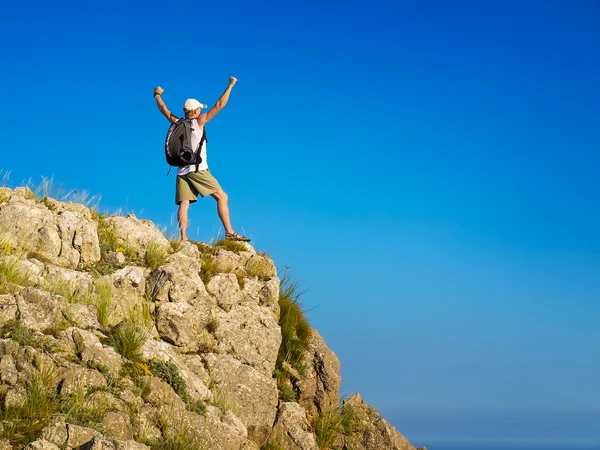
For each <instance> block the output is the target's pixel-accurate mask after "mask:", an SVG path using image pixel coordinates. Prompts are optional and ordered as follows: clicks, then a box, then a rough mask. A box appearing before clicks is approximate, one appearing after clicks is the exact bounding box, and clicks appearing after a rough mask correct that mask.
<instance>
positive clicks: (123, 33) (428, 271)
mask: <svg viewBox="0 0 600 450" xmlns="http://www.w3.org/2000/svg"><path fill="white" fill-rule="evenodd" d="M599 24H600V4H599V3H598V2H597V1H595V0H577V1H573V2H566V1H531V2H521V1H516V0H506V1H500V0H490V1H487V2H480V1H456V2H445V1H422V2H409V1H395V2H392V1H382V0H373V1H370V2H357V1H353V0H350V1H345V2H341V1H321V2H316V1H312V0H309V1H305V2H301V3H297V2H293V3H292V2H274V1H256V2H251V3H250V2H239V1H230V2H213V3H210V2H187V3H185V4H178V5H174V4H171V3H169V2H155V1H146V2H118V3H117V2H112V1H107V2H102V3H100V2H96V3H94V4H89V5H88V4H87V3H85V2H58V3H54V4H52V3H48V2H31V1H23V2H20V3H18V4H17V3H16V2H11V3H10V4H7V5H4V6H3V14H2V15H1V17H0V39H2V42H3V45H2V46H0V57H1V61H2V65H3V68H4V70H2V72H1V74H0V86H1V90H2V104H3V108H2V109H1V112H0V119H1V123H2V127H1V133H2V136H1V137H2V142H3V146H4V150H3V151H2V162H1V164H0V167H2V168H3V169H4V170H8V171H11V182H12V183H13V184H20V183H21V181H23V180H28V179H32V180H33V181H34V182H38V181H39V180H40V179H41V178H40V177H41V176H46V177H50V176H53V177H54V179H55V180H56V182H58V183H62V184H63V185H64V187H65V189H67V190H71V189H78V190H83V189H85V190H87V191H89V192H90V193H92V194H101V195H102V200H101V202H100V206H101V209H107V210H109V211H115V210H117V209H119V208H121V209H122V210H123V211H125V212H133V213H135V214H136V215H138V216H139V217H143V218H148V219H151V220H153V221H154V222H155V223H157V224H159V225H164V226H167V227H168V228H169V229H170V230H174V228H173V226H172V221H173V214H174V212H175V205H174V204H173V198H174V183H175V181H174V176H173V174H171V175H170V176H169V177H166V176H165V174H166V172H167V169H168V166H167V165H166V163H165V162H164V154H163V149H162V145H163V141H164V135H165V133H166V129H167V128H168V123H167V122H166V120H165V119H164V118H163V117H162V116H161V115H160V114H159V113H158V111H157V109H156V106H155V104H154V101H153V98H152V90H153V88H154V86H156V85H161V86H162V87H164V88H165V94H164V95H163V98H164V100H165V101H166V103H167V105H168V106H169V107H170V108H171V110H172V111H175V112H180V110H181V107H182V104H183V101H184V100H185V99H186V98H188V97H195V98H197V99H198V100H200V101H201V102H203V103H208V104H209V105H210V104H213V103H214V102H215V101H216V100H217V98H218V97H219V95H220V94H221V93H222V91H223V90H224V89H225V87H226V85H227V81H228V77H229V76H231V75H233V76H236V77H237V78H238V79H239V82H238V84H237V85H236V86H235V88H234V90H233V93H232V95H231V99H230V102H229V104H228V105H227V107H226V109H225V110H224V111H223V112H222V113H221V114H220V115H219V116H218V117H217V118H216V119H215V120H214V121H213V122H211V123H210V124H209V128H208V129H207V132H208V137H209V143H208V160H209V165H210V167H211V171H212V172H213V173H214V174H215V175H216V176H217V178H218V179H219V181H220V182H221V185H222V186H223V187H224V188H225V190H226V191H227V192H228V194H229V196H230V207H231V211H232V219H233V224H234V227H236V228H237V229H238V230H239V231H242V232H244V233H246V234H248V235H249V236H251V237H252V238H253V243H255V245H256V247H257V248H258V249H260V250H265V251H267V252H268V253H269V254H270V255H271V256H272V257H273V258H274V259H275V261H276V263H277V264H278V266H279V267H283V266H284V265H288V266H290V267H291V270H292V272H293V273H294V274H295V276H296V277H297V278H298V280H299V281H300V283H301V285H302V286H303V287H304V288H306V289H307V290H308V291H307V293H306V294H305V295H304V297H303V301H304V304H305V307H306V309H307V310H309V312H308V315H309V317H310V320H311V322H312V324H313V325H314V326H315V327H316V328H317V329H318V330H319V331H320V333H321V334H322V335H323V336H324V337H325V339H326V341H327V343H328V344H329V346H330V347H331V348H332V349H333V350H334V351H335V352H336V354H337V355H338V356H339V357H340V359H341V362H342V376H343V386H342V388H343V392H344V393H345V394H351V393H353V392H355V391H359V392H361V394H362V395H363V397H364V398H365V399H366V400H367V402H369V403H371V404H372V405H373V406H375V407H377V408H378V409H380V410H381V411H383V412H384V414H385V416H386V417H387V418H388V419H389V420H390V421H391V422H393V423H394V425H396V426H397V428H398V429H399V430H400V431H401V432H402V433H404V434H405V435H406V436H407V437H408V438H409V439H413V440H414V441H415V443H416V444H418V445H427V443H428V442H433V441H443V440H444V439H452V440H460V439H465V440H467V439H474V438H477V439H483V440H494V439H499V438H508V439H510V438H516V439H529V440H543V439H554V440H559V439H564V440H567V441H569V440H574V439H584V440H588V441H590V440H591V441H594V440H595V441H596V442H598V441H600V425H598V424H599V423H600V402H599V400H600V383H598V380H599V379H600V350H599V349H600V345H599V344H600V331H599V328H598V319H599V318H600V306H599V302H598V299H599V298H600V237H599V234H598V230H599V229H600V208H598V206H599V201H598V199H599V196H598V194H599V188H598V175H597V172H598V166H599V163H600V153H599V150H600V125H599V124H600V106H599V105H600V87H599V86H600V83H599V81H600V58H599V57H598V49H599V48H600V26H599ZM190 211H191V225H190V233H191V237H192V238H195V239H199V240H209V239H211V238H214V237H215V236H216V235H217V233H218V232H219V222H218V219H217V216H216V213H215V205H214V202H213V200H212V199H205V200H204V201H201V202H198V203H197V204H195V205H193V206H192V207H191V210H190ZM498 418H500V419H498ZM567 423H574V424H577V425H576V426H572V427H570V426H566V425H565V424H567ZM430 448H433V447H430Z"/></svg>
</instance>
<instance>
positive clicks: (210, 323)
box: [204, 317, 219, 334]
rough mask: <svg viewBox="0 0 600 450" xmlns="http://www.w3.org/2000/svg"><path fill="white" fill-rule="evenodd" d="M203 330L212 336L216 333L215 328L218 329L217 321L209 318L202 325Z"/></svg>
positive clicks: (214, 318)
mask: <svg viewBox="0 0 600 450" xmlns="http://www.w3.org/2000/svg"><path fill="white" fill-rule="evenodd" d="M204 328H206V331H208V332H209V333H211V334H213V333H214V332H215V331H217V328H219V319H217V318H216V317H211V318H209V319H208V320H207V321H206V323H205V324H204Z"/></svg>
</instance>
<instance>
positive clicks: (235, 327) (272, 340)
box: [213, 304, 281, 375]
mask: <svg viewBox="0 0 600 450" xmlns="http://www.w3.org/2000/svg"><path fill="white" fill-rule="evenodd" d="M215 316H216V317H217V319H218V321H219V327H218V328H217V330H216V331H215V332H214V333H213V334H214V336H215V338H216V340H217V348H218V349H219V352H220V353H227V354H229V355H231V356H233V357H234V358H236V359H238V360H239V361H241V362H243V363H245V364H248V365H250V366H253V367H255V368H257V369H258V370H261V371H263V372H264V373H265V374H268V375H270V374H272V372H273V370H274V369H275V362H276V361H277V353H278V351H279V345H280V344H281V331H280V328H279V325H278V324H277V322H276V321H275V319H274V317H273V315H272V314H271V313H270V312H269V310H268V309H266V308H262V307H260V306H256V305H249V304H244V305H237V306H234V307H232V308H231V310H230V311H229V312H228V313H227V312H225V311H223V310H218V311H216V312H215Z"/></svg>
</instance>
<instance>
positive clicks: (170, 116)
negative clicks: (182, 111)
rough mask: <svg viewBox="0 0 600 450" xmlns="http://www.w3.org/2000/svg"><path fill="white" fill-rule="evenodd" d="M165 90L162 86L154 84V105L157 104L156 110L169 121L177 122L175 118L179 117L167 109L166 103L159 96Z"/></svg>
mask: <svg viewBox="0 0 600 450" xmlns="http://www.w3.org/2000/svg"><path fill="white" fill-rule="evenodd" d="M164 91H165V90H164V89H163V88H161V87H160V86H156V87H155V88H154V98H155V99H156V106H158V110H159V111H160V112H161V113H162V115H163V116H165V117H166V118H167V120H168V121H169V122H171V123H175V122H177V120H178V119H179V118H178V117H177V116H176V115H175V114H173V113H172V112H171V111H169V109H168V108H167V105H165V102H163V99H162V98H160V95H161V94H162V93H163V92H164Z"/></svg>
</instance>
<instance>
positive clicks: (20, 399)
mask: <svg viewBox="0 0 600 450" xmlns="http://www.w3.org/2000/svg"><path fill="white" fill-rule="evenodd" d="M26 401H27V392H26V391H25V389H24V388H23V387H22V386H15V387H13V388H9V389H7V390H6V394H4V400H3V407H4V409H6V408H10V407H14V408H20V407H21V406H23V405H24V404H25V402H26Z"/></svg>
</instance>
